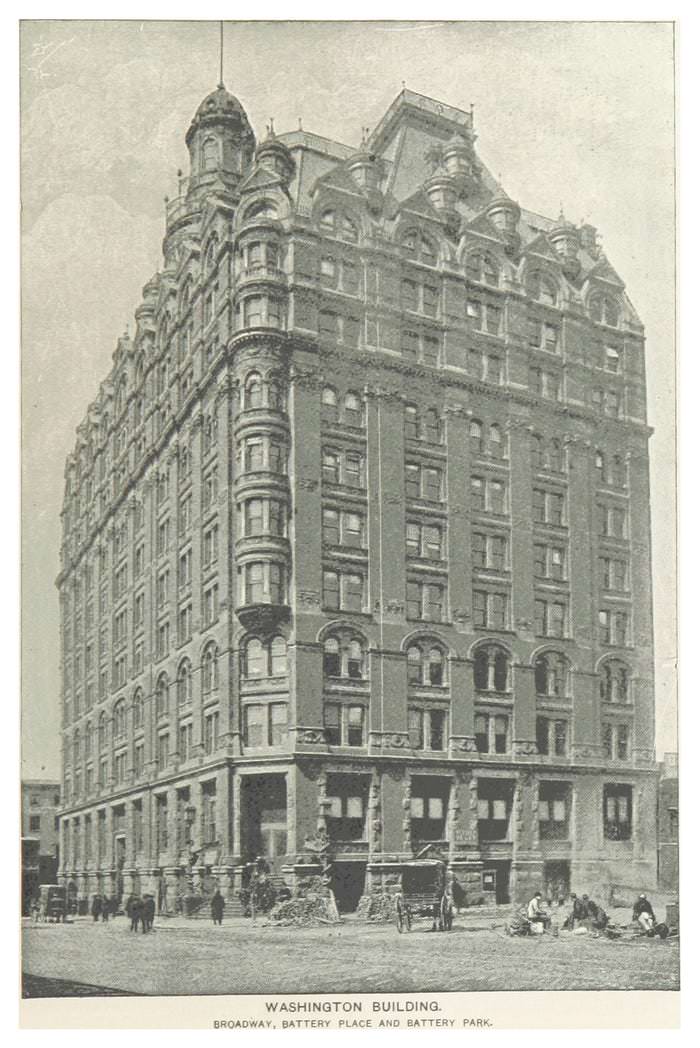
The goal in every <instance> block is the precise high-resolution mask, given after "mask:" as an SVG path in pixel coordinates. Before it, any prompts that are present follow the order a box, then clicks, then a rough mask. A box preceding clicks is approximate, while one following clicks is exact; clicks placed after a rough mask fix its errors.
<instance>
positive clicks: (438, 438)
mask: <svg viewBox="0 0 700 1048" xmlns="http://www.w3.org/2000/svg"><path fill="white" fill-rule="evenodd" d="M423 427H424V428H423V434H424V436H425V439H426V440H427V442H428V443H429V444H441V443H442V423H441V421H440V416H439V415H438V413H437V411H435V409H434V408H428V410H427V411H426V413H425V416H424V419H423Z"/></svg>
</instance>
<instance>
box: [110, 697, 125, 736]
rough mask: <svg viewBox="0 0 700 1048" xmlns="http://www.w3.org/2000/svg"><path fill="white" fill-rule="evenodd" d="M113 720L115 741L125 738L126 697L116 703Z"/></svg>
mask: <svg viewBox="0 0 700 1048" xmlns="http://www.w3.org/2000/svg"><path fill="white" fill-rule="evenodd" d="M113 721H114V728H113V730H114V739H115V741H116V740H117V739H123V738H124V736H125V735H126V703H125V701H124V699H119V701H118V702H116V703H115V704H114V712H113Z"/></svg>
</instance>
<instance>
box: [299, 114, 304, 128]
mask: <svg viewBox="0 0 700 1048" xmlns="http://www.w3.org/2000/svg"><path fill="white" fill-rule="evenodd" d="M299 130H300V131H303V130H304V128H303V127H302V126H301V117H299Z"/></svg>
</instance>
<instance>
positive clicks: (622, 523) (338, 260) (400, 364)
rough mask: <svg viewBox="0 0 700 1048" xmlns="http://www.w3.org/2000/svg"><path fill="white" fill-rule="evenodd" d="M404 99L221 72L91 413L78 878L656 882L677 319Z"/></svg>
mask: <svg viewBox="0 0 700 1048" xmlns="http://www.w3.org/2000/svg"><path fill="white" fill-rule="evenodd" d="M475 139H476V135H475V133H474V127H473V117H472V115H471V114H470V113H465V112H462V111H461V110H458V109H455V108H452V107H451V106H449V105H446V104H441V103H437V102H435V101H433V100H432V99H429V98H426V97H423V96H421V95H417V94H414V93H413V92H411V91H409V90H403V91H402V92H401V94H400V95H399V96H398V97H397V98H396V100H395V101H394V102H393V103H392V105H391V106H390V108H389V109H388V111H387V113H386V115H385V116H384V117H383V118H382V120H381V121H380V123H379V125H378V126H377V127H376V128H375V130H374V131H373V132H372V133H371V134H369V133H368V134H367V135H366V136H365V137H363V141H362V143H361V144H360V146H359V147H358V148H353V147H349V146H346V145H343V144H341V143H338V142H334V141H330V140H329V139H326V138H322V137H319V136H317V135H314V134H311V133H309V132H306V131H302V130H299V131H293V132H289V133H286V134H280V135H278V136H275V134H274V131H273V130H272V129H270V131H269V133H268V135H267V137H266V138H265V140H264V141H263V142H261V143H260V144H257V143H256V139H255V135H254V133H253V130H252V129H251V127H250V124H249V122H248V119H247V117H246V114H245V112H244V110H243V108H242V106H241V104H240V103H239V102H238V100H237V99H236V98H234V97H233V96H232V95H231V94H229V93H228V92H227V91H226V90H225V89H224V87H223V85H220V86H219V87H218V89H217V90H216V91H214V92H213V93H212V94H211V95H209V96H208V97H207V98H205V99H204V101H203V102H202V104H201V105H200V107H199V109H198V110H197V112H196V114H195V117H194V119H193V121H192V124H191V126H190V128H189V130H188V132H187V139H186V140H187V146H188V149H189V153H190V173H189V177H187V178H185V177H183V178H182V179H181V182H180V185H179V195H178V196H177V197H176V198H174V199H170V200H168V201H167V202H166V218H165V224H166V229H165V239H164V242H163V257H164V262H163V268H162V271H160V272H158V273H156V274H155V275H154V276H153V277H152V278H151V279H150V280H149V282H148V283H147V284H146V286H145V287H144V290H143V301H142V302H141V303H140V304H139V305H138V307H137V309H136V313H135V317H136V326H135V332H134V335H133V337H129V336H126V335H125V336H124V337H122V338H120V339H119V341H118V343H117V348H116V350H115V352H114V357H113V361H114V363H113V367H112V370H111V371H110V374H109V375H108V376H107V378H106V379H105V380H104V382H103V383H102V385H101V387H100V390H99V394H98V396H97V398H96V399H95V400H94V402H93V403H92V404H90V405H89V407H88V410H87V414H86V416H85V418H84V420H83V422H82V423H81V424H80V426H79V427H78V433H77V443H76V446H75V450H74V452H73V453H72V454H71V455H70V457H69V459H68V462H67V467H66V487H65V501H64V508H63V543H62V554H61V556H62V561H61V572H60V575H59V578H58V587H59V591H60V601H61V615H62V679H63V779H64V790H65V793H64V805H63V809H62V814H61V832H62V838H61V877H62V878H63V880H64V882H65V883H67V884H68V885H69V888H70V890H71V891H72V892H74V893H77V895H78V896H79V897H80V898H87V897H89V896H91V895H92V894H93V893H95V892H98V891H99V892H101V893H106V894H110V895H111V894H117V895H120V894H122V893H128V892H129V891H131V890H136V891H140V892H143V891H152V892H154V893H155V894H157V895H158V898H159V903H160V906H161V908H162V909H164V910H167V909H173V908H175V907H176V906H177V900H178V898H180V897H182V896H183V895H184V894H191V893H193V892H195V893H198V894H200V895H202V896H204V897H205V898H206V897H207V896H208V895H210V894H211V893H212V892H213V890H214V885H215V884H217V883H218V885H219V887H220V888H221V890H222V891H223V893H224V895H226V896H227V897H228V898H231V899H233V898H234V896H235V893H236V891H237V890H238V889H239V888H240V886H241V880H242V875H243V871H244V865H245V863H246V862H250V861H251V860H252V859H254V858H255V857H256V856H259V855H264V856H266V857H267V860H268V862H269V863H270V865H271V867H272V870H273V873H274V874H275V875H276V876H278V877H284V879H285V880H286V881H287V882H288V883H290V884H292V883H294V882H297V881H298V880H299V878H300V877H303V876H307V875H309V874H311V873H314V872H319V871H320V870H322V869H323V870H326V871H327V872H328V874H329V875H330V878H331V884H332V886H333V888H334V890H335V892H336V897H337V900H338V904H339V906H340V909H341V910H352V909H354V908H355V907H356V906H357V905H358V903H359V900H360V898H361V897H362V896H363V895H366V894H367V893H368V892H370V891H372V890H373V889H378V888H379V887H381V886H386V885H390V884H392V883H393V880H394V879H395V876H396V871H397V869H399V868H400V864H401V863H402V862H405V861H406V860H407V859H409V858H412V857H416V856H419V855H421V854H427V849H428V846H433V850H434V851H435V850H436V851H437V852H438V853H439V854H442V855H443V857H444V858H445V859H447V860H448V862H449V866H450V869H451V871H452V873H453V874H454V876H455V878H456V879H457V881H459V882H460V883H461V885H462V887H463V888H464V889H465V892H466V894H467V897H468V898H470V899H471V900H472V901H477V900H478V899H480V898H493V896H494V893H495V896H496V897H497V898H498V899H499V900H506V899H507V898H508V896H509V894H515V895H516V896H517V897H518V898H519V897H520V896H521V895H522V894H523V893H525V892H527V891H530V890H531V889H532V888H533V887H534V886H542V887H543V889H544V888H546V890H547V891H549V892H555V893H558V892H562V891H564V890H566V889H567V888H568V887H571V888H574V889H578V888H579V887H580V889H581V890H583V891H588V890H601V889H602V888H603V887H604V886H606V885H610V884H613V883H616V884H624V885H640V886H641V885H644V886H645V887H646V888H650V887H654V886H655V884H656V875H657V874H656V867H657V858H656V827H655V818H656V778H655V776H656V769H655V763H654V753H653V740H654V693H653V668H652V656H653V649H652V614H651V567H650V525H649V471H648V450H647V442H648V438H649V433H650V431H649V429H648V427H647V424H646V403H645V373H644V336H643V328H642V325H641V323H640V321H639V319H638V317H637V315H636V313H635V311H634V309H633V307H632V305H631V304H630V302H629V299H628V298H627V296H626V294H625V290H624V284H623V282H622V280H621V279H620V277H619V276H618V275H617V273H616V272H615V270H614V269H613V268H612V266H611V264H610V263H609V261H608V260H607V259H606V257H605V255H604V254H603V252H602V251H601V250H600V247H599V245H598V242H597V236H596V230H595V229H594V228H593V227H592V226H590V225H581V226H575V225H573V224H572V223H570V222H568V221H566V220H565V219H564V217H563V215H560V216H559V218H558V219H547V218H543V217H541V216H539V215H537V214H534V213H531V212H528V211H525V210H523V209H521V207H519V206H518V204H517V203H516V202H515V201H513V200H511V199H510V198H509V197H508V196H507V194H506V193H505V192H504V190H503V189H502V188H501V186H500V185H498V184H497V182H496V181H495V180H494V178H493V177H492V176H491V175H490V174H489V172H488V171H487V170H486V169H485V168H484V166H483V164H482V163H481V162H480V161H479V160H478V158H477V155H476V153H475V149H474V144H475Z"/></svg>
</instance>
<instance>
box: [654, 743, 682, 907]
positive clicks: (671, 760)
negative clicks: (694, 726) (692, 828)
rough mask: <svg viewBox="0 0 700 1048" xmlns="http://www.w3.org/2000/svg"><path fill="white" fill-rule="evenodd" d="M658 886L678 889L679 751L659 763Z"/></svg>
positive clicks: (666, 755) (666, 756)
mask: <svg viewBox="0 0 700 1048" xmlns="http://www.w3.org/2000/svg"><path fill="white" fill-rule="evenodd" d="M657 833H658V842H659V888H660V889H661V890H663V891H671V892H677V891H678V754H677V753H664V759H663V761H660V762H659V812H658V826H657Z"/></svg>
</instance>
